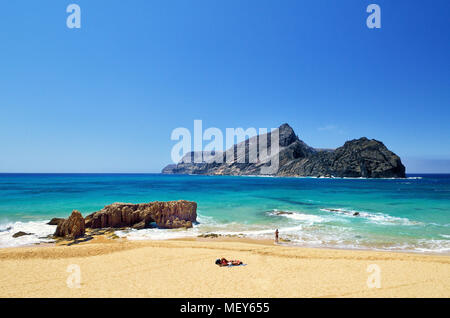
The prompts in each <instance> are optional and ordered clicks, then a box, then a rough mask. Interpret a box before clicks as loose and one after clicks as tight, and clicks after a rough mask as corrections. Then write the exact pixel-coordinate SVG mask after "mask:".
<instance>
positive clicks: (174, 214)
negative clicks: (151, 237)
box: [85, 200, 197, 229]
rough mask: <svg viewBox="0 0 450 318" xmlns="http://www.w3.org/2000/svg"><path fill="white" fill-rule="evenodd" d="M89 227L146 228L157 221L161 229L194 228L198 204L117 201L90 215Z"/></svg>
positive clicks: (87, 223) (87, 219) (87, 225)
mask: <svg viewBox="0 0 450 318" xmlns="http://www.w3.org/2000/svg"><path fill="white" fill-rule="evenodd" d="M85 220H86V227H87V228H92V229H96V228H107V227H110V228H122V227H132V228H135V229H143V228H148V227H151V224H152V223H156V226H157V227H159V228H166V229H173V228H181V227H185V228H190V227H192V223H193V222H196V220H197V203H195V202H190V201H184V200H180V201H169V202H158V201H156V202H150V203H141V204H131V203H113V204H111V205H107V206H105V207H104V208H103V209H102V210H100V211H97V212H94V213H92V214H90V215H88V216H87V217H86V219H85Z"/></svg>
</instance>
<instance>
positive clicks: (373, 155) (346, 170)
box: [162, 124, 405, 178]
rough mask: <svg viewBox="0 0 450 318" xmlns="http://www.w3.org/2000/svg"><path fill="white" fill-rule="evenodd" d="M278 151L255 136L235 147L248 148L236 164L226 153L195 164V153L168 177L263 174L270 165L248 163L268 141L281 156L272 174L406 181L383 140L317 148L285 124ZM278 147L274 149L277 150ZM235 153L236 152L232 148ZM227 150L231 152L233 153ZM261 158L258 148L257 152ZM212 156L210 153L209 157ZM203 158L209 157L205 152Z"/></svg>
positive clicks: (167, 171)
mask: <svg viewBox="0 0 450 318" xmlns="http://www.w3.org/2000/svg"><path fill="white" fill-rule="evenodd" d="M278 133H279V149H278V152H277V153H276V152H275V151H274V152H273V153H272V151H271V145H270V140H271V136H270V135H271V133H268V134H264V135H260V136H254V137H252V138H249V139H247V140H246V141H243V142H242V143H240V144H237V145H234V153H235V154H236V149H237V147H239V146H242V147H245V148H244V149H245V159H247V160H244V161H242V160H240V159H242V158H239V156H235V158H234V161H233V162H226V160H225V152H216V153H215V154H214V156H215V157H217V158H220V159H223V160H215V162H211V160H208V161H202V162H199V163H194V161H193V158H194V152H191V153H187V154H186V155H185V156H184V157H183V158H182V160H181V161H180V162H179V163H178V164H171V165H168V166H166V167H165V168H164V169H163V170H162V173H165V174H201V175H264V174H266V173H263V172H262V170H261V168H262V167H264V166H268V165H269V164H270V163H267V162H256V163H251V162H249V160H248V158H249V145H252V144H255V143H258V144H259V140H260V138H266V140H267V143H268V152H269V153H270V157H273V156H275V155H278V159H279V165H278V169H277V170H276V171H274V172H273V173H270V174H269V175H273V176H298V177H351V178H405V166H404V165H403V164H402V162H401V159H400V157H399V156H397V155H396V154H395V153H393V152H392V151H390V150H389V149H388V148H387V147H386V146H385V145H384V144H383V143H382V142H381V141H378V140H375V139H368V138H366V137H362V138H360V139H354V140H350V141H347V142H346V143H345V144H344V145H343V146H342V147H339V148H337V149H316V148H313V147H310V146H308V145H307V144H306V143H305V142H303V141H302V140H300V139H299V138H298V136H297V135H296V134H295V132H294V130H293V129H292V128H291V127H290V126H289V125H288V124H283V125H281V126H280V127H279V128H278ZM274 148H275V147H274ZM230 150H231V151H233V149H230ZM230 150H228V151H230ZM257 154H258V156H259V148H258V150H257ZM209 155H210V154H209ZM200 158H206V154H205V153H201V154H200ZM209 158H210V157H209Z"/></svg>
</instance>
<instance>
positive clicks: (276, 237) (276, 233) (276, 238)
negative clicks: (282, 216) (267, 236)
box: [275, 229, 278, 244]
mask: <svg viewBox="0 0 450 318" xmlns="http://www.w3.org/2000/svg"><path fill="white" fill-rule="evenodd" d="M275 243H277V244H278V229H276V230H275Z"/></svg>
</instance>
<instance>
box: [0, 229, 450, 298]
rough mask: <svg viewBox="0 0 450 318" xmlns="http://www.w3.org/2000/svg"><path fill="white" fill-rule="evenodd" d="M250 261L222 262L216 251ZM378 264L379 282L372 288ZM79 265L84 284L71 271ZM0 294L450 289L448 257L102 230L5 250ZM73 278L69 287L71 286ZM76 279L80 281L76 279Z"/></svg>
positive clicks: (357, 293)
mask: <svg viewBox="0 0 450 318" xmlns="http://www.w3.org/2000/svg"><path fill="white" fill-rule="evenodd" d="M219 257H225V258H229V259H235V258H237V259H240V260H242V261H244V263H246V264H247V265H246V266H240V267H233V268H228V267H223V268H221V267H218V266H217V265H215V264H214V261H215V259H216V258H219ZM371 264H376V265H377V266H378V267H379V269H380V270H381V272H380V285H381V286H380V288H376V287H375V288H369V287H368V285H367V280H368V277H369V275H370V273H368V272H367V268H368V266H369V265H371ZM70 265H76V266H79V269H80V281H81V284H80V286H79V288H73V287H74V285H73V284H72V285H71V284H69V285H68V284H67V281H68V278H69V283H70V282H72V283H73V282H74V281H73V280H71V277H73V276H70V275H73V273H74V272H72V273H70V272H68V271H67V269H68V268H72V269H73V268H76V267H73V266H72V267H70ZM0 272H1V273H2V276H1V278H0V297H450V257H449V256H435V255H422V254H407V253H388V252H374V251H349V250H329V249H312V248H297V247H283V246H276V245H274V244H273V243H271V242H262V241H249V240H231V239H230V240H227V239H210V240H207V239H192V240H188V239H184V240H171V241H140V242H136V241H134V242H132V241H127V240H125V239H123V240H122V239H120V240H110V239H106V238H102V237H97V238H95V239H94V240H93V241H91V242H87V243H82V244H78V245H73V246H44V247H42V246H41V247H39V246H37V247H26V248H12V249H3V250H0ZM68 286H71V287H72V288H69V287H68ZM75 286H76V285H75Z"/></svg>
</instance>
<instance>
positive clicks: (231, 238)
mask: <svg viewBox="0 0 450 318" xmlns="http://www.w3.org/2000/svg"><path fill="white" fill-rule="evenodd" d="M106 230H112V231H111V232H110V234H111V233H112V234H114V235H115V230H119V229H109V228H107V229H106ZM204 234H215V233H203V235H204ZM98 238H105V239H107V240H110V241H113V240H112V239H111V238H107V235H105V234H100V235H99V234H94V235H93V240H87V241H80V242H74V243H73V244H72V245H79V244H86V243H91V244H92V243H93V241H94V242H95V241H96V239H98ZM80 239H82V238H80ZM114 240H115V239H114ZM72 241H73V240H72ZM115 241H127V242H142V243H145V242H165V241H190V242H196V241H198V242H241V243H252V244H259V245H266V246H280V247H286V248H300V249H303V248H304V249H319V250H322V249H324V250H331V251H333V250H336V251H355V252H358V251H361V252H380V253H400V254H415V255H429V256H444V257H445V256H450V251H449V252H433V251H417V250H401V249H398V250H388V249H383V248H375V247H373V248H371V247H358V248H355V247H353V248H351V247H339V246H316V245H308V244H307V243H304V244H294V243H290V242H289V241H284V240H283V238H282V237H280V242H279V243H278V244H275V242H274V241H273V240H272V239H267V238H252V237H247V236H239V235H222V234H219V236H218V237H202V236H181V237H175V238H166V239H150V238H145V239H135V240H130V239H128V238H126V237H117V240H115ZM283 241H284V242H283ZM61 242H62V244H64V242H65V243H69V242H70V240H69V241H68V240H65V239H60V240H59V241H58V240H55V241H54V242H40V243H33V244H24V245H18V246H5V247H0V252H1V251H3V250H11V249H22V248H40V247H56V246H61V245H62V244H61Z"/></svg>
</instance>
